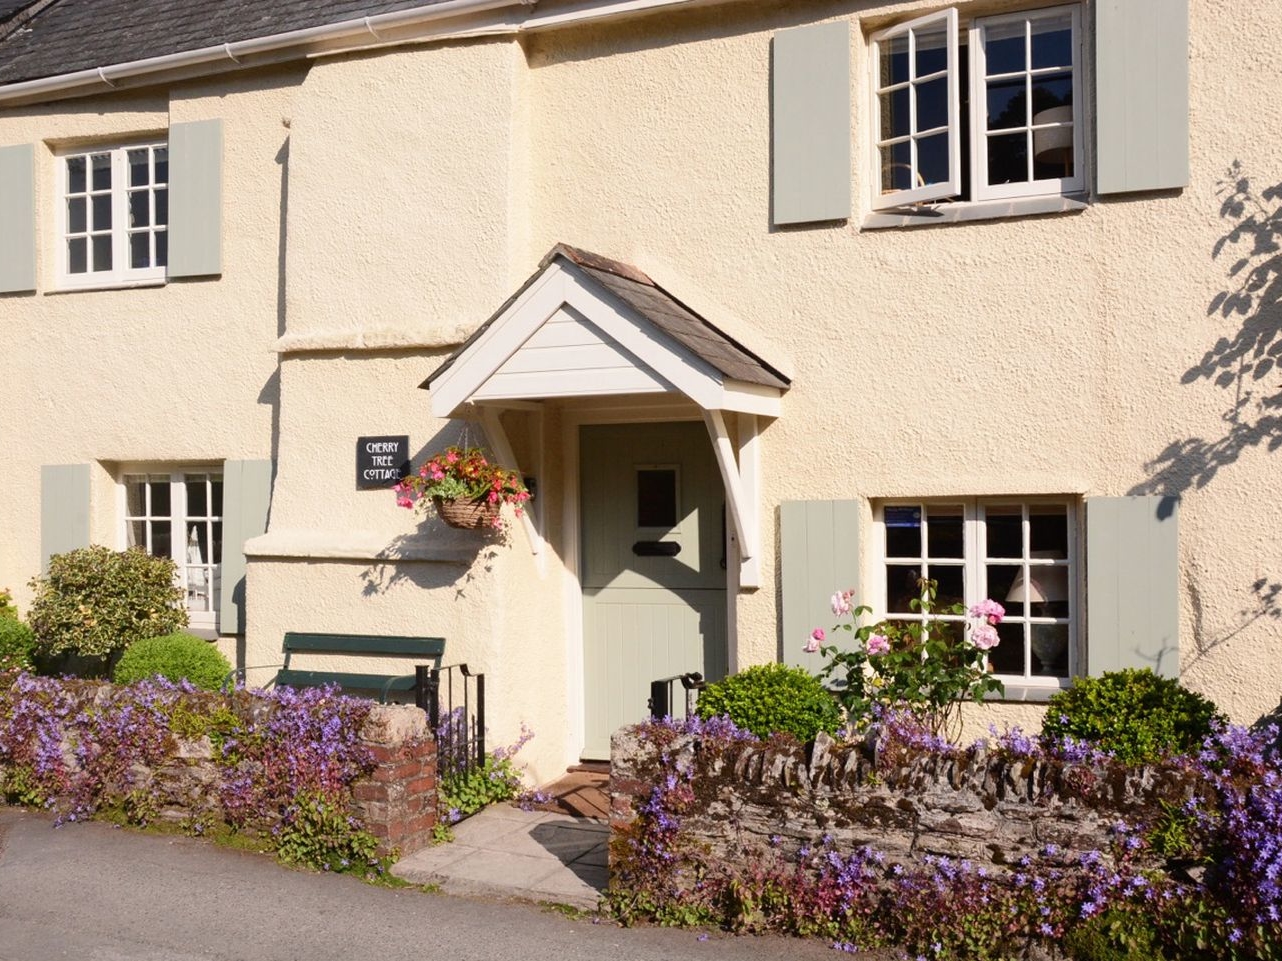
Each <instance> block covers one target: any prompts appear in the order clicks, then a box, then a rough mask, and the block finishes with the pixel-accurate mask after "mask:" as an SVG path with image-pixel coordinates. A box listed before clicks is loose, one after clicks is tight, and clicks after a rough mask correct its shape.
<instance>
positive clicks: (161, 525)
mask: <svg viewBox="0 0 1282 961" xmlns="http://www.w3.org/2000/svg"><path fill="white" fill-rule="evenodd" d="M169 528H170V525H169V521H152V522H151V553H152V554H154V555H156V556H157V557H173V556H174V555H173V543H172V537H171V535H170V529H169Z"/></svg>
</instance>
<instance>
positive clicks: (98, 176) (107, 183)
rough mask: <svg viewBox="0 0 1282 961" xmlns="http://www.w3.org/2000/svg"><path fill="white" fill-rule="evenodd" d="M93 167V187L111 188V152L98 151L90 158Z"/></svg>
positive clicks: (97, 188) (98, 188) (100, 188)
mask: <svg viewBox="0 0 1282 961" xmlns="http://www.w3.org/2000/svg"><path fill="white" fill-rule="evenodd" d="M90 163H91V164H92V167H93V189H94V190H110V189H111V154H105V153H96V154H94V155H93V156H92V157H91V158H90Z"/></svg>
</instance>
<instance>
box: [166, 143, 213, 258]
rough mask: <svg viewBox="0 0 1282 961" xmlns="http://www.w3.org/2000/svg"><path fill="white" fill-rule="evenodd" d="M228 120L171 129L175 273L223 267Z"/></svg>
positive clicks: (171, 255)
mask: <svg viewBox="0 0 1282 961" xmlns="http://www.w3.org/2000/svg"><path fill="white" fill-rule="evenodd" d="M222 232H223V122H222V121H221V120H201V121H198V122H195V123H176V124H174V125H173V126H171V127H170V128H169V268H168V275H169V276H170V277H207V276H210V275H212V274H221V273H222V272H223V253H222Z"/></svg>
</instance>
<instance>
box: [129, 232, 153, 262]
mask: <svg viewBox="0 0 1282 961" xmlns="http://www.w3.org/2000/svg"><path fill="white" fill-rule="evenodd" d="M129 266H130V267H134V268H138V267H150V266H151V234H148V233H134V234H130V235H129Z"/></svg>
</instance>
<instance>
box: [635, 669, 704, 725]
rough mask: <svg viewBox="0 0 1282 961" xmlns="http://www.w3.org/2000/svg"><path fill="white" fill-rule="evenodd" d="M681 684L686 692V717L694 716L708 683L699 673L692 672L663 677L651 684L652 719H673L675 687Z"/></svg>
mask: <svg viewBox="0 0 1282 961" xmlns="http://www.w3.org/2000/svg"><path fill="white" fill-rule="evenodd" d="M678 681H680V682H681V687H682V689H684V691H685V716H686V717H690V716H691V715H693V714H694V708H695V704H697V703H698V700H699V692H700V691H701V690H703V688H704V686H705V685H706V683H707V682H705V681H704V679H703V675H702V674H700V673H699V672H698V671H690V672H688V673H686V674H674V675H672V677H661V678H659V679H658V680H657V681H651V682H650V700H649V701H647V702H646V703H647V706H648V707H649V708H650V716H651V717H673V716H674V715H673V713H672V707H673V697H672V693H673V685H674V684H676V682H678Z"/></svg>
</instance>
